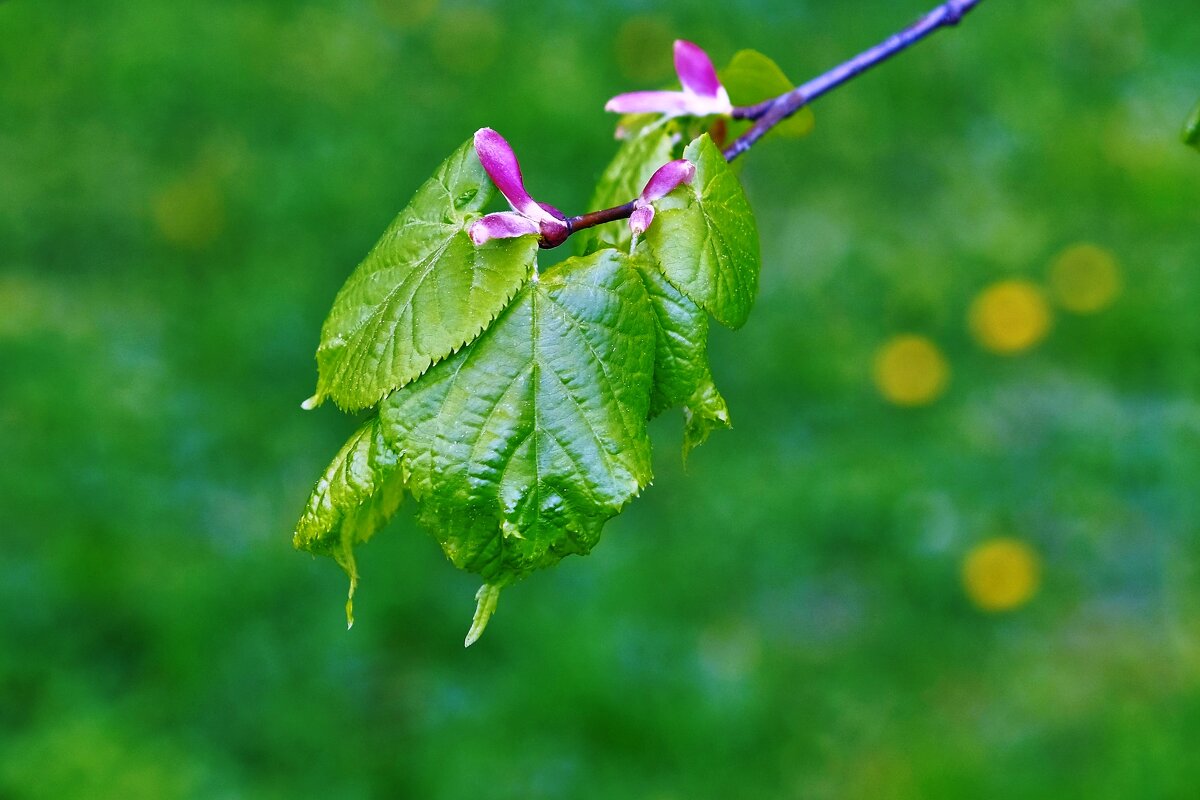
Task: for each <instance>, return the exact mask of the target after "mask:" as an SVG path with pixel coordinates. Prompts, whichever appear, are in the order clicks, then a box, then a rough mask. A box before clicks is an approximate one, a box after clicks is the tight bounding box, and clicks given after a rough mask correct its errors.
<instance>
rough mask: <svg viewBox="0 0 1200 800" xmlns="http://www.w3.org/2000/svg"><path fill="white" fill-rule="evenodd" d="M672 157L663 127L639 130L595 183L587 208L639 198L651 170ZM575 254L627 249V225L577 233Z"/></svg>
mask: <svg viewBox="0 0 1200 800" xmlns="http://www.w3.org/2000/svg"><path fill="white" fill-rule="evenodd" d="M671 158H672V134H671V132H670V131H669V130H668V128H667V126H666V125H656V126H653V127H649V128H647V129H644V130H641V131H639V132H638V133H636V134H634V135H632V136H630V138H628V139H626V140H625V141H624V142H622V143H621V147H620V149H619V150H617V154H616V155H615V156H614V157H613V160H612V161H611V162H610V163H609V165H608V168H607V169H605V170H604V174H603V175H602V176H601V177H600V182H599V183H597V184H596V191H595V192H594V193H593V194H592V202H591V204H590V205H589V206H588V208H590V209H593V210H599V209H602V208H612V207H613V206H617V205H620V204H621V203H627V202H629V201H630V200H632V199H633V198H635V197H637V196H638V193H639V192H641V191H642V187H643V186H645V185H646V181H648V180H650V176H651V175H653V174H654V171H655V170H656V169H658V168H659V167H661V166H662V165H663V164H665V163H667V162H668V161H670V160H671ZM578 238H579V242H578V244H577V248H578V250H577V252H579V253H582V254H587V253H594V252H595V251H597V250H599V249H600V248H602V247H604V246H606V245H611V246H613V247H616V248H617V249H618V250H628V249H629V226H628V225H623V224H622V225H605V226H603V227H596V228H588V229H586V230H583V231H580V232H579V234H578Z"/></svg>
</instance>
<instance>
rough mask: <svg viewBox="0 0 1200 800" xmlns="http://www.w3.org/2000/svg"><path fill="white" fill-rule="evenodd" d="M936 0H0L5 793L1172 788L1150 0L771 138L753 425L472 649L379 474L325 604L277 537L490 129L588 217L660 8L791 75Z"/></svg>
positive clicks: (1178, 75) (1196, 410) (428, 794)
mask: <svg viewBox="0 0 1200 800" xmlns="http://www.w3.org/2000/svg"><path fill="white" fill-rule="evenodd" d="M926 5H927V4H926V3H924V2H920V0H912V1H911V2H895V0H891V1H890V2H884V0H862V1H861V2H856V3H852V4H850V3H816V2H806V1H805V0H800V1H799V2H798V1H797V0H761V1H759V2H748V3H732V4H714V3H709V2H701V1H700V0H691V2H680V3H666V4H653V5H651V4H644V3H634V2H628V0H626V1H625V2H619V1H613V2H606V1H604V0H589V1H588V2H581V0H563V1H561V2H554V3H534V2H521V3H519V2H516V1H515V0H509V1H508V2H492V3H485V4H462V3H453V2H442V3H439V2H438V0H340V1H338V2H331V3H318V2H265V0H257V1H255V2H242V1H239V2H234V1H233V0H213V1H212V2H206V3H170V2H161V0H125V1H124V2H119V3H97V2H91V1H90V0H89V1H88V2H84V1H83V0H79V1H78V2H49V1H47V0H42V2H33V1H32V0H9V2H4V3H2V4H0V454H2V456H3V458H2V459H0V523H2V530H3V537H4V538H3V548H2V551H0V603H2V604H3V608H4V611H3V613H2V614H0V798H4V799H5V800H26V799H29V800H33V799H35V798H39V799H40V798H166V799H170V798H300V797H337V798H399V797H414V798H463V797H486V798H583V799H587V798H645V799H646V800H676V799H678V800H682V799H683V798H709V797H712V798H910V797H972V798H978V797H1006V798H1007V797H1037V798H1040V797H1047V798H1049V797H1055V798H1061V797H1089V798H1129V797H1139V798H1142V797H1146V798H1175V797H1180V798H1182V797H1195V796H1196V794H1195V792H1196V787H1197V786H1198V785H1200V759H1197V758H1196V742H1197V740H1198V739H1200V536H1198V529H1200V495H1198V493H1197V485H1198V483H1200V401H1198V399H1197V397H1198V391H1200V314H1198V313H1197V298H1200V156H1197V154H1196V153H1195V152H1194V151H1192V150H1189V149H1187V148H1185V147H1183V146H1182V145H1181V144H1179V142H1178V131H1179V126H1180V125H1181V124H1182V122H1183V118H1184V117H1185V116H1186V113H1187V111H1188V109H1189V108H1191V106H1192V105H1193V104H1194V102H1195V99H1196V95H1197V90H1198V89H1200V59H1198V58H1197V55H1196V47H1195V42H1196V41H1197V40H1200V15H1197V14H1194V13H1188V12H1186V11H1185V10H1184V9H1183V8H1182V6H1181V5H1180V4H1178V3H1167V2H1140V3H1139V2H1133V1H1132V0H1065V2H1056V3H1046V2H1041V0H1009V1H1008V2H989V3H984V4H982V6H981V7H980V9H979V10H977V11H976V12H974V13H973V14H972V15H971V16H970V17H969V18H968V19H967V20H966V21H965V22H964V24H963V25H962V26H961V27H960V28H959V29H957V30H955V31H950V32H941V33H938V34H936V35H935V36H934V37H933V38H932V39H931V40H929V41H927V42H925V43H923V44H921V45H919V46H918V47H917V48H916V49H915V50H913V51H911V52H909V53H906V54H904V55H903V56H901V57H900V58H898V59H897V60H895V61H893V62H891V63H889V64H887V65H886V66H884V67H882V68H880V69H878V70H877V71H874V72H872V73H870V74H868V75H866V76H863V77H861V78H859V79H857V80H855V81H854V82H852V83H851V84H849V85H847V86H845V87H843V88H842V89H840V90H838V91H837V92H836V93H834V94H832V95H830V96H828V97H826V98H823V99H822V100H820V101H819V103H818V104H817V105H816V108H815V111H816V115H817V128H816V131H815V132H814V133H813V134H812V135H811V136H810V137H809V138H807V139H805V140H802V141H799V142H789V141H771V142H767V143H764V144H763V145H762V146H760V147H757V148H756V149H755V150H754V151H753V152H752V153H751V154H750V156H749V157H748V158H747V159H746V162H745V165H744V172H743V177H744V180H745V183H746V186H747V191H748V193H749V195H750V199H751V202H752V203H753V204H754V206H755V207H756V209H757V211H758V215H759V221H760V226H761V230H762V242H763V252H764V262H765V266H764V272H763V278H762V288H761V293H760V297H759V301H758V306H757V309H756V313H755V315H754V317H753V318H752V319H751V322H750V324H749V325H748V326H747V327H746V328H745V329H744V330H742V331H739V332H738V333H736V334H731V333H729V332H726V331H721V332H719V333H717V334H716V335H715V341H714V343H713V350H714V352H713V362H714V367H715V372H716V376H717V380H718V385H719V386H720V387H721V388H722V390H723V391H724V393H725V395H726V398H727V399H728V401H729V405H730V408H731V411H732V415H733V420H734V429H733V430H732V431H729V432H718V433H716V434H714V436H713V438H712V439H711V440H710V441H709V443H708V444H707V445H705V446H704V447H703V448H701V449H700V450H698V451H697V452H696V453H694V454H693V456H692V458H691V460H690V463H689V465H688V468H687V470H685V469H684V468H683V467H682V465H681V464H680V460H679V453H678V448H679V443H680V438H681V437H680V430H679V429H680V427H681V425H680V420H679V419H678V418H677V417H676V416H675V415H671V416H670V417H669V418H666V419H663V420H659V421H657V422H656V423H655V424H654V435H655V437H656V446H657V450H656V475H657V480H656V483H655V485H654V487H653V488H652V489H651V490H650V491H648V492H647V493H646V494H645V495H644V496H643V497H642V498H641V499H640V500H638V501H637V502H636V503H634V504H633V505H632V506H631V508H630V509H629V510H628V511H627V512H626V513H625V514H623V515H622V516H621V517H619V518H618V519H617V520H615V521H614V522H612V523H611V524H610V525H609V527H608V528H607V531H606V535H605V539H604V541H603V542H602V543H601V544H600V546H599V547H598V548H597V550H596V551H595V553H594V554H593V555H591V556H590V557H588V558H586V559H573V560H568V561H566V562H564V563H563V564H561V565H560V566H559V567H558V568H556V569H554V570H552V571H549V572H546V573H544V574H539V575H537V576H535V577H534V578H532V579H530V580H528V581H526V582H524V583H522V584H519V585H518V586H515V587H513V588H511V589H509V590H507V591H506V592H505V594H504V596H503V598H502V599H501V603H500V608H499V611H498V613H497V616H496V617H495V619H493V621H492V624H491V626H490V628H489V630H488V633H487V635H486V636H485V637H484V638H483V640H482V641H481V642H480V643H479V644H478V645H476V646H474V647H472V648H471V649H470V650H466V651H464V650H463V648H462V637H463V634H464V633H465V631H466V628H467V624H468V622H469V617H470V613H471V611H472V609H473V605H474V604H473V599H472V594H473V592H474V589H475V588H476V585H477V582H476V580H475V579H474V578H473V577H472V576H469V575H464V574H461V573H458V572H456V571H455V570H453V569H452V568H451V567H450V565H449V564H448V563H447V562H446V561H445V559H444V558H443V556H442V555H441V553H440V551H439V550H438V548H437V546H436V544H435V543H434V542H433V540H432V539H431V538H429V537H428V536H427V535H425V534H424V533H422V532H420V531H419V530H418V529H417V528H416V527H415V525H414V524H413V522H412V520H411V517H410V512H407V511H404V512H402V513H401V515H400V518H399V519H398V520H397V521H396V522H394V523H393V524H392V525H391V526H390V527H389V528H388V529H387V530H386V531H385V532H384V533H382V534H380V535H379V536H378V537H377V538H376V540H375V541H373V542H371V543H370V544H369V545H367V546H366V547H364V548H363V549H362V550H361V551H360V567H361V571H362V576H363V580H362V585H361V587H360V591H359V595H358V598H357V602H356V616H357V619H358V623H357V625H356V626H355V628H354V630H353V631H351V632H349V633H348V632H347V631H346V630H345V625H344V618H343V608H342V604H343V600H344V593H345V589H346V585H345V578H344V576H343V575H342V574H341V572H340V570H338V568H337V567H336V566H335V565H334V564H333V563H332V562H330V561H326V560H315V559H313V558H311V557H309V556H307V555H303V554H300V553H296V552H294V551H293V550H292V548H291V527H292V525H293V523H294V521H295V519H296V517H297V516H298V514H299V512H300V510H301V506H302V504H303V502H304V500H305V498H306V496H307V492H308V490H309V488H310V486H311V484H312V481H313V480H314V479H315V477H316V476H317V474H318V473H319V471H320V470H321V469H322V468H323V467H324V466H325V464H326V462H327V460H328V458H329V457H330V456H331V455H332V454H333V452H334V451H335V449H336V448H337V447H338V446H339V445H340V443H341V442H342V441H343V439H344V438H345V437H346V436H347V435H348V434H349V432H350V431H351V429H352V427H353V422H352V421H351V420H349V419H347V418H345V417H343V416H341V415H339V414H338V413H337V412H336V411H335V410H334V409H332V408H325V409H323V410H321V411H319V412H314V413H308V414H306V413H304V412H302V411H301V410H300V408H299V403H300V401H301V400H303V399H304V398H305V397H307V396H308V395H309V394H311V392H312V387H313V383H314V379H315V364H314V362H313V351H314V349H315V347H316V344H317V336H318V331H319V327H320V324H321V321H322V319H323V317H324V315H325V313H326V311H327V310H328V308H329V306H330V304H331V302H332V299H333V295H334V293H335V292H336V290H337V289H338V287H339V286H340V285H341V283H342V281H343V280H344V279H345V278H346V276H347V275H348V273H349V271H350V270H351V269H352V268H353V267H354V265H355V264H356V263H357V262H358V260H359V259H360V258H361V257H362V256H364V255H365V254H366V252H367V250H368V249H369V248H370V246H371V245H372V244H373V243H374V241H375V239H376V237H377V236H378V235H379V234H380V233H381V232H382V231H383V229H384V227H385V226H386V225H387V223H388V222H389V221H390V219H391V218H392V216H393V215H394V214H395V213H396V212H397V211H398V210H399V209H400V208H401V207H402V206H403V205H404V203H405V202H406V201H407V200H408V198H409V196H410V195H411V193H412V192H413V190H414V189H415V188H416V186H417V185H418V184H419V183H420V182H421V181H423V180H424V179H425V178H426V177H427V176H428V175H429V174H430V173H431V172H432V170H433V169H434V167H436V165H437V164H438V163H439V162H440V160H441V159H442V158H443V157H444V156H445V155H446V154H448V153H449V152H450V151H451V150H452V149H453V148H454V147H456V146H457V145H458V144H460V143H461V142H462V141H464V140H465V139H466V138H467V137H468V136H469V135H470V134H471V133H472V132H473V131H474V130H475V129H476V128H478V127H480V126H483V125H490V126H492V127H495V128H496V129H498V130H500V131H501V132H503V134H504V135H505V136H506V137H508V139H509V140H510V141H511V142H512V143H513V145H514V147H515V148H516V150H517V153H518V155H519V156H520V157H521V158H522V166H523V167H524V170H525V174H526V178H527V182H528V184H529V186H530V188H531V190H532V191H533V193H534V194H535V195H536V196H537V197H539V198H541V199H543V200H545V201H547V202H552V203H554V204H555V205H557V206H559V207H561V208H563V209H564V210H567V211H569V212H578V211H581V210H584V204H585V203H586V200H587V198H588V197H589V195H590V193H591V189H592V183H593V181H594V179H595V178H596V177H597V176H598V175H599V173H600V171H601V170H602V169H603V167H604V166H605V164H606V163H607V160H608V158H609V157H610V156H611V154H612V152H613V151H614V148H615V145H614V143H613V141H612V139H611V133H612V127H613V123H614V119H613V118H612V117H611V115H605V114H604V113H603V111H602V108H603V104H604V101H605V100H606V99H607V98H608V97H610V96H611V95H613V94H616V93H618V92H620V91H626V90H632V89H638V88H653V87H657V86H659V85H662V84H664V83H667V82H669V81H670V80H671V77H672V73H671V65H670V41H671V39H672V38H674V37H676V36H681V37H685V38H689V39H692V40H694V41H696V42H698V43H700V44H702V45H703V46H704V47H705V48H706V49H708V50H709V52H710V53H712V55H713V57H714V59H715V60H716V61H717V62H718V63H719V64H720V63H723V62H724V61H725V60H726V59H728V58H729V57H730V56H731V55H732V54H733V53H734V52H735V51H736V50H738V49H741V48H744V47H753V48H756V49H759V50H761V51H763V52H765V53H767V54H768V55H771V56H772V57H774V58H775V59H776V60H777V61H778V62H779V63H780V64H781V65H782V66H783V68H784V70H785V71H786V72H787V73H788V74H789V76H791V77H792V78H793V79H795V80H798V81H799V80H803V79H806V78H808V77H811V76H813V75H815V74H817V73H819V72H822V71H824V70H825V69H827V68H829V67H830V66H832V65H834V64H836V63H837V62H839V61H840V60H842V59H844V58H846V57H848V56H850V55H852V54H854V53H856V52H858V51H859V50H860V49H863V48H865V47H866V46H869V45H871V44H874V43H875V42H876V41H878V40H879V39H881V38H883V37H884V36H885V35H887V34H889V33H891V32H892V31H894V30H897V29H899V28H900V27H902V26H903V25H904V24H907V23H908V22H910V21H911V20H912V19H913V18H915V17H916V16H917V15H918V14H919V13H921V12H923V11H924V10H925V8H926ZM1182 5H1187V4H1186V3H1185V4H1182Z"/></svg>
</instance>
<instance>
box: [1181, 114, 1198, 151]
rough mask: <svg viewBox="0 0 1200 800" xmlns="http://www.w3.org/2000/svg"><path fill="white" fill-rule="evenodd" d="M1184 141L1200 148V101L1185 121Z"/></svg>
mask: <svg viewBox="0 0 1200 800" xmlns="http://www.w3.org/2000/svg"><path fill="white" fill-rule="evenodd" d="M1183 143H1184V144H1187V145H1191V146H1192V147H1194V148H1196V149H1197V150H1200V103H1197V104H1196V107H1195V108H1194V109H1192V113H1191V116H1189V117H1188V120H1187V122H1186V123H1184V126H1183Z"/></svg>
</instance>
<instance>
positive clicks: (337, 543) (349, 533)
mask: <svg viewBox="0 0 1200 800" xmlns="http://www.w3.org/2000/svg"><path fill="white" fill-rule="evenodd" d="M403 498H404V485H403V476H402V473H401V469H400V458H399V454H398V453H397V452H396V451H395V450H393V449H392V448H391V447H389V446H388V444H387V443H386V442H385V441H384V440H383V437H382V426H381V425H380V421H379V417H374V418H373V419H371V420H369V421H368V422H366V423H364V424H363V425H362V427H360V428H359V429H358V430H357V431H355V432H354V435H353V436H351V437H350V439H349V440H348V441H347V442H346V444H345V445H343V446H342V449H341V450H339V451H338V454H337V455H336V456H334V458H333V461H332V462H330V464H329V466H328V467H326V469H325V473H324V474H323V475H322V476H321V477H320V478H319V479H318V480H317V484H316V486H315V487H314V488H313V491H312V495H311V496H310V497H309V499H308V505H307V506H306V508H305V510H304V515H303V516H302V517H300V522H299V523H297V525H296V532H295V535H294V536H293V538H292V543H293V544H294V545H295V546H296V548H297V549H300V550H307V551H308V552H310V553H314V554H318V555H328V556H331V557H333V559H334V560H335V561H337V563H338V564H340V565H341V567H342V569H344V570H345V571H346V574H347V575H349V576H350V593H349V596H348V598H347V600H346V621H347V622H348V623H349V624H351V625H352V624H354V613H353V611H354V609H353V601H354V589H355V587H356V586H357V585H358V570H357V568H356V566H355V562H354V546H355V545H357V544H361V543H363V542H365V541H367V540H368V539H370V538H371V537H372V536H373V535H374V534H375V532H376V531H377V530H379V529H380V528H382V527H383V526H384V525H386V524H387V522H388V520H389V519H391V518H392V516H393V515H394V514H395V513H396V510H397V509H398V508H399V507H400V502H401V500H402V499H403Z"/></svg>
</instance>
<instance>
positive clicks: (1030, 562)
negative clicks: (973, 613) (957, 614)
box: [962, 537, 1041, 611]
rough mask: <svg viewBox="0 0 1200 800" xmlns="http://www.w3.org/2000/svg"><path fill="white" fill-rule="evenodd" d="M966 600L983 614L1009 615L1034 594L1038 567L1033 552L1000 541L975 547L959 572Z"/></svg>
mask: <svg viewBox="0 0 1200 800" xmlns="http://www.w3.org/2000/svg"><path fill="white" fill-rule="evenodd" d="M962 579H963V587H964V588H965V589H966V592H967V597H969V598H970V599H971V602H973V603H974V604H975V605H976V606H978V607H979V608H981V609H983V610H984V611H1011V610H1012V609H1014V608H1017V607H1019V606H1022V605H1024V604H1025V603H1027V602H1028V601H1029V599H1030V598H1031V597H1033V596H1034V594H1036V593H1037V590H1038V585H1039V584H1040V583H1041V565H1040V563H1039V560H1038V556H1037V553H1035V552H1034V550H1033V548H1032V547H1030V546H1029V545H1027V544H1025V543H1024V542H1022V541H1020V540H1019V539H1012V538H1007V537H999V538H995V539H988V540H987V541H985V542H982V543H981V544H978V545H976V546H975V547H974V548H972V550H971V551H970V552H969V553H967V557H966V559H965V560H964V561H963V568H962Z"/></svg>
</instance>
